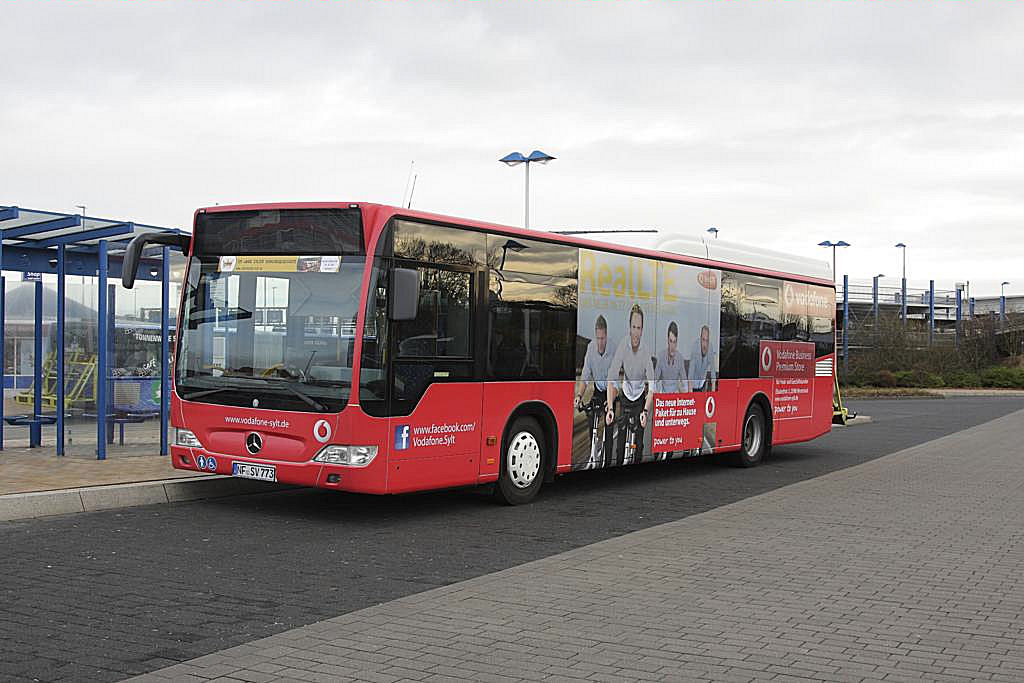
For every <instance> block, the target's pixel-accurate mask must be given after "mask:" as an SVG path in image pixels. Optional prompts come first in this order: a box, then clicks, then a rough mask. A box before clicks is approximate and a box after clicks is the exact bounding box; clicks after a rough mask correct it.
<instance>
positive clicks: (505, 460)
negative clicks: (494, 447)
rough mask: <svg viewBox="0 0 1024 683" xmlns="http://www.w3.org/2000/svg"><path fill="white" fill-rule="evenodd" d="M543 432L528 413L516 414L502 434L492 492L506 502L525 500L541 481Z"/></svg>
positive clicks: (543, 456)
mask: <svg viewBox="0 0 1024 683" xmlns="http://www.w3.org/2000/svg"><path fill="white" fill-rule="evenodd" d="M544 443H545V442H544V432H543V430H542V429H541V428H540V425H539V424H537V421H536V420H534V419H533V418H532V417H520V418H516V420H515V421H514V422H513V423H512V425H511V427H509V429H508V431H507V432H506V434H505V440H504V442H503V443H502V452H501V471H500V473H499V474H498V483H497V485H496V486H495V487H494V496H495V498H497V499H498V500H499V501H501V502H502V503H505V504H506V505H522V504H524V503H529V502H530V501H531V500H533V499H534V498H535V497H536V496H537V492H538V491H540V487H541V484H542V483H543V482H544V462H545V460H546V457H545V456H546V454H545V453H544Z"/></svg>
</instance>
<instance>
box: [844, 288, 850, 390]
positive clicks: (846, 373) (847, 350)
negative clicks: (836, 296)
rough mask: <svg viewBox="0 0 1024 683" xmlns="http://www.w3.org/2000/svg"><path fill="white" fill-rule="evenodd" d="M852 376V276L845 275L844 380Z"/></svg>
mask: <svg viewBox="0 0 1024 683" xmlns="http://www.w3.org/2000/svg"><path fill="white" fill-rule="evenodd" d="M849 376H850V276H849V275H844V276H843V380H844V381H845V380H846V379H847V378H848V377H849Z"/></svg>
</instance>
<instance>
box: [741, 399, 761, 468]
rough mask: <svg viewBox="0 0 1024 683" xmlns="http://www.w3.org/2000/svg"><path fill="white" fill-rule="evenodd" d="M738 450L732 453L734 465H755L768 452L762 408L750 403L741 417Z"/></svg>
mask: <svg viewBox="0 0 1024 683" xmlns="http://www.w3.org/2000/svg"><path fill="white" fill-rule="evenodd" d="M740 436H741V439H742V440H741V442H740V451H739V452H738V453H735V454H733V460H732V465H733V466H734V467H756V466H757V465H759V464H761V460H763V459H764V456H765V453H767V452H768V423H767V420H766V419H765V414H764V408H762V407H761V405H760V404H759V403H751V404H750V407H749V408H747V414H746V415H745V416H744V417H743V428H742V432H741V434H740Z"/></svg>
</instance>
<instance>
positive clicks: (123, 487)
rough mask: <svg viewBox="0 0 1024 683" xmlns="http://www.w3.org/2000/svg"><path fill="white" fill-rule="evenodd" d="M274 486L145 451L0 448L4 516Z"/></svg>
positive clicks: (0, 502) (0, 507) (84, 509)
mask: <svg viewBox="0 0 1024 683" xmlns="http://www.w3.org/2000/svg"><path fill="white" fill-rule="evenodd" d="M154 450H155V449H154ZM143 452H144V451H143ZM275 488H276V485H274V484H266V483H264V482H256V481H248V480H239V479H234V478H231V477H220V476H214V475H204V474H199V473H197V472H189V471H187V470H176V469H174V468H173V467H171V463H170V459H169V457H168V456H159V455H141V454H139V451H134V452H133V453H131V454H129V453H120V454H116V455H111V456H110V457H108V458H107V459H106V460H97V459H96V458H95V457H82V456H65V457H57V456H56V455H54V454H53V452H52V451H49V452H48V451H47V449H42V448H34V449H29V448H15V449H5V450H4V451H2V452H0V521H7V520H13V519H26V518H30V517H42V516H46V515H60V514H68V513H73V512H88V511H91V510H107V509H111V508H121V507H130V506H133V505H150V504H153V503H168V502H175V501H180V500H197V499H201V498H214V497H219V496H226V495H241V494H246V493H257V492H263V491H269V490H274V489H275Z"/></svg>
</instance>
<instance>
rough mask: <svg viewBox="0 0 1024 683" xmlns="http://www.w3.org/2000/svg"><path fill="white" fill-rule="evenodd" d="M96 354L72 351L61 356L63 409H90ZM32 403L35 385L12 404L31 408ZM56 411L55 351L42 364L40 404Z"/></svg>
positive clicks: (94, 389)
mask: <svg viewBox="0 0 1024 683" xmlns="http://www.w3.org/2000/svg"><path fill="white" fill-rule="evenodd" d="M96 360H97V359H96V354H95V353H85V352H82V351H73V352H71V353H68V354H67V355H65V357H64V405H65V407H67V408H76V407H85V406H87V405H88V406H91V405H92V403H93V401H94V400H95V396H96ZM34 401H35V383H34V382H33V383H32V386H30V387H29V388H28V389H26V390H25V391H22V392H19V393H17V394H15V396H14V402H15V403H19V404H21V405H26V406H31V405H32V404H33V402H34ZM44 408H49V409H51V410H56V408H57V352H56V351H51V352H50V353H49V354H47V356H46V358H45V359H44V361H43V386H42V405H41V406H40V409H44Z"/></svg>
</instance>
